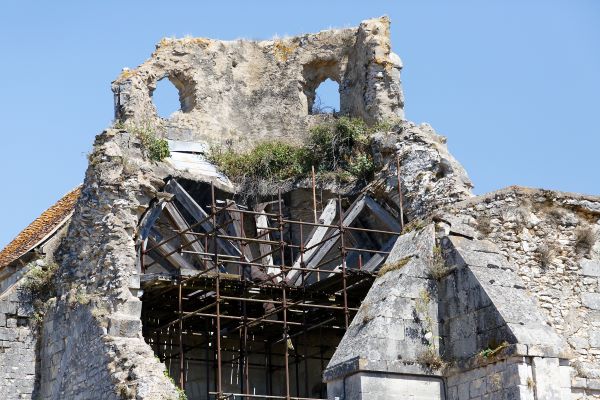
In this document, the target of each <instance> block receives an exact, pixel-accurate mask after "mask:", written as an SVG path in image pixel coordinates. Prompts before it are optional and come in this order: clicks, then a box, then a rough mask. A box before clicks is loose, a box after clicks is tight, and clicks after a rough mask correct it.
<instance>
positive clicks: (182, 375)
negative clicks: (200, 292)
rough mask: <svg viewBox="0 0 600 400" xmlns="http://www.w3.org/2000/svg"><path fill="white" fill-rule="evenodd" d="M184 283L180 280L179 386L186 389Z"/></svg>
mask: <svg viewBox="0 0 600 400" xmlns="http://www.w3.org/2000/svg"><path fill="white" fill-rule="evenodd" d="M182 297H183V285H182V283H181V279H180V280H179V388H180V389H181V390H185V354H184V353H183V318H182V317H183V305H182Z"/></svg>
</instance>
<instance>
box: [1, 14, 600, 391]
mask: <svg viewBox="0 0 600 400" xmlns="http://www.w3.org/2000/svg"><path fill="white" fill-rule="evenodd" d="M389 25H390V21H389V20H388V19H387V18H386V17H383V18H378V19H372V20H367V21H364V22H362V23H361V24H360V25H359V26H358V27H356V28H348V29H340V30H328V31H322V32H319V33H317V34H308V35H302V36H298V37H293V38H285V39H276V40H269V41H262V42H254V41H246V40H237V41H229V42H223V41H217V40H211V39H204V38H184V39H165V40H163V41H161V42H160V43H159V44H158V45H157V48H156V51H155V52H154V53H153V54H152V56H151V57H150V59H149V60H147V61H146V62H144V63H143V64H142V65H140V66H139V67H138V68H136V69H131V70H129V69H128V70H124V71H123V72H122V73H121V75H120V76H119V77H118V78H117V79H116V80H115V81H114V82H113V84H112V89H113V92H114V94H115V118H116V120H115V124H114V125H113V126H112V127H110V128H108V129H106V130H105V131H103V132H102V133H101V134H100V135H98V136H97V137H96V140H95V143H94V151H93V153H92V154H91V155H90V157H89V160H90V163H89V166H88V169H87V172H86V176H85V181H84V183H83V185H82V186H81V187H80V188H77V189H75V190H73V191H72V192H70V193H69V194H67V195H66V196H65V197H64V198H63V199H61V200H60V201H59V202H58V203H57V204H56V205H54V206H52V207H51V208H50V209H48V210H47V211H46V212H44V213H43V214H42V215H41V216H40V218H38V219H37V220H36V221H34V223H32V224H31V225H30V226H29V227H28V228H27V229H25V230H24V231H23V232H22V233H21V234H20V235H19V236H18V237H17V238H16V239H15V240H14V241H13V242H11V244H9V245H8V246H7V248H6V249H4V250H3V251H2V252H0V376H1V378H0V394H2V395H3V396H4V397H5V398H7V399H22V398H40V399H182V398H188V399H218V400H221V399H304V400H311V399H325V398H327V399H332V400H333V399H347V400H351V399H377V398H386V399H396V398H397V399H401V398H414V399H440V400H441V399H460V400H467V399H480V398H506V399H565V400H566V399H569V400H571V399H574V398H580V397H584V396H595V397H600V294H599V290H598V285H599V278H600V261H599V260H600V244H599V243H598V231H599V230H600V198H598V197H595V196H583V195H576V194H570V193H558V192H552V191H547V190H537V189H524V188H517V187H512V188H508V189H505V190H502V191H498V192H495V193H491V194H487V195H485V196H474V195H473V194H472V191H471V189H472V184H471V182H470V180H469V178H468V176H467V173H466V171H465V170H464V168H463V167H462V166H461V165H460V164H459V163H458V162H457V161H456V160H455V159H454V157H453V156H452V155H451V154H450V153H449V152H448V149H447V146H446V139H445V138H444V137H442V136H440V135H438V134H437V133H435V131H434V130H433V129H432V128H431V127H430V126H429V125H427V124H421V125H416V124H414V123H412V122H409V121H406V120H405V119H404V113H403V106H404V99H403V96H402V89H401V82H400V71H401V68H402V63H401V61H400V58H399V57H398V56H397V55H395V54H394V53H393V52H392V51H391V46H390V39H389ZM327 78H330V79H332V80H334V81H335V82H337V83H338V84H339V94H340V112H339V113H335V114H329V115H323V114H318V113H313V112H312V110H313V107H312V105H313V103H314V101H315V95H316V94H315V91H316V89H317V87H318V86H319V84H321V83H322V82H323V81H324V80H325V79H327ZM163 79H167V80H169V81H170V82H172V83H173V84H174V85H175V87H176V88H177V90H178V91H179V98H180V103H181V109H180V110H179V111H177V112H176V113H174V114H173V115H172V116H171V117H170V118H168V119H163V118H160V117H158V115H157V112H156V108H155V106H154V104H153V102H152V95H153V92H154V90H155V88H156V84H157V82H158V81H160V80H163ZM344 118H346V119H344ZM343 121H361V123H360V124H359V125H356V126H360V127H367V128H361V129H362V131H361V132H360V135H357V136H356V137H359V136H360V140H362V141H363V142H361V143H363V146H364V149H367V150H366V151H365V153H364V154H359V155H358V156H357V155H356V154H355V153H345V154H344V155H343V157H340V158H341V159H342V161H344V162H348V163H352V162H355V161H356V160H354V157H359V156H360V157H362V158H361V160H363V161H364V162H368V163H369V166H370V168H371V169H369V174H355V175H352V174H350V173H348V171H342V172H343V173H340V171H333V170H320V171H317V172H318V173H317V174H315V173H314V168H313V172H312V174H311V173H309V172H306V171H304V170H302V171H301V172H298V173H297V174H296V175H294V176H293V177H291V178H285V179H273V178H272V176H271V177H270V178H269V179H263V178H261V179H262V180H261V179H254V180H250V181H248V180H244V181H243V182H242V181H241V180H240V179H238V178H239V177H236V176H233V175H231V174H230V175H229V176H228V174H227V173H226V170H225V169H224V168H223V166H222V165H220V164H219V163H218V162H217V161H215V158H214V154H212V152H213V151H214V149H222V148H226V149H227V151H228V152H229V153H227V154H233V155H235V154H240V153H243V154H248V152H249V151H252V149H253V148H256V147H258V146H260V145H261V144H263V143H270V142H273V141H274V140H278V141H283V142H284V143H286V144H289V146H302V145H303V143H306V141H307V140H310V139H311V135H312V133H311V132H314V129H315V127H316V129H317V131H319V132H328V134H331V135H330V137H333V138H334V140H332V141H331V142H328V143H327V145H328V146H329V147H328V149H329V148H333V149H334V150H335V149H336V148H339V147H340V146H342V145H343V143H342V141H340V140H338V141H336V140H337V139H336V138H338V139H339V136H335V135H336V134H339V132H338V131H325V130H326V129H341V128H339V126H340V125H339V124H340V123H344V122H343ZM336 124H337V125H336ZM332 127H333V128H332ZM343 129H354V128H352V127H350V128H348V125H344V128H343ZM331 132H333V133H331ZM336 132H337V133H336ZM325 136H326V135H325ZM330 140H331V139H330ZM350 147H351V146H350ZM291 148H295V147H291ZM167 149H168V151H166V150H167ZM312 150H314V149H312ZM286 154H287V153H286ZM333 154H337V153H335V152H333ZM287 157H288V158H290V157H291V156H289V155H288V156H287ZM311 161H313V162H314V159H311ZM337 161H338V160H336V162H337ZM312 166H313V167H314V163H313V165H312ZM269 167H272V166H269ZM272 168H275V167H274V166H273V167H272ZM307 171H309V170H307ZM316 175H319V176H318V179H317V176H316ZM252 185H254V186H252ZM248 188H250V189H252V190H248ZM242 192H243V193H242Z"/></svg>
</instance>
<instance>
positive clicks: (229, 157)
mask: <svg viewBox="0 0 600 400" xmlns="http://www.w3.org/2000/svg"><path fill="white" fill-rule="evenodd" d="M389 128H390V126H389V125H385V126H384V125H377V126H374V127H368V126H367V125H366V124H365V122H364V121H363V120H361V119H356V118H348V117H340V118H338V119H335V120H333V121H331V122H328V123H326V124H323V125H318V126H315V127H314V128H312V129H311V130H310V135H309V137H308V139H307V141H306V143H304V144H302V145H293V144H288V143H284V142H282V141H277V140H275V141H269V142H263V143H259V144H258V145H257V146H256V147H255V148H254V149H252V150H251V151H248V152H245V153H237V152H235V151H233V150H232V149H225V148H222V147H216V148H213V149H212V152H211V154H210V156H209V159H210V161H211V162H212V163H214V164H215V165H216V166H217V167H218V168H219V169H220V170H221V171H222V172H223V173H225V174H226V175H227V176H229V177H230V178H231V179H234V180H237V179H241V178H252V179H270V180H272V179H276V180H287V179H299V178H304V177H307V176H309V174H310V171H311V167H312V166H314V167H315V171H316V172H317V174H321V175H325V174H331V173H334V174H335V175H336V176H337V178H340V179H341V180H348V178H350V180H351V179H365V180H369V179H371V178H372V177H373V174H374V173H375V166H374V164H373V158H372V156H371V152H370V149H369V143H370V138H371V135H372V134H373V133H374V132H376V131H380V130H383V129H389Z"/></svg>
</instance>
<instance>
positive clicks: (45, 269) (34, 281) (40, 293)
mask: <svg viewBox="0 0 600 400" xmlns="http://www.w3.org/2000/svg"><path fill="white" fill-rule="evenodd" d="M57 270H58V264H56V263H51V264H49V265H47V266H40V265H35V266H34V267H32V268H31V269H30V270H29V272H27V274H26V275H25V279H24V281H23V283H22V284H21V289H22V290H23V291H24V292H25V293H26V294H27V295H28V296H29V297H30V299H31V300H32V301H36V300H40V301H42V302H45V301H47V300H48V299H50V298H52V297H54V296H55V295H56V286H55V284H54V277H55V275H56V271H57Z"/></svg>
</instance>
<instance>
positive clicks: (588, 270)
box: [579, 259, 600, 277]
mask: <svg viewBox="0 0 600 400" xmlns="http://www.w3.org/2000/svg"><path fill="white" fill-rule="evenodd" d="M579 265H580V266H581V274H582V275H585V276H598V277H600V261H599V260H587V259H583V260H581V262H580V263H579Z"/></svg>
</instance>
